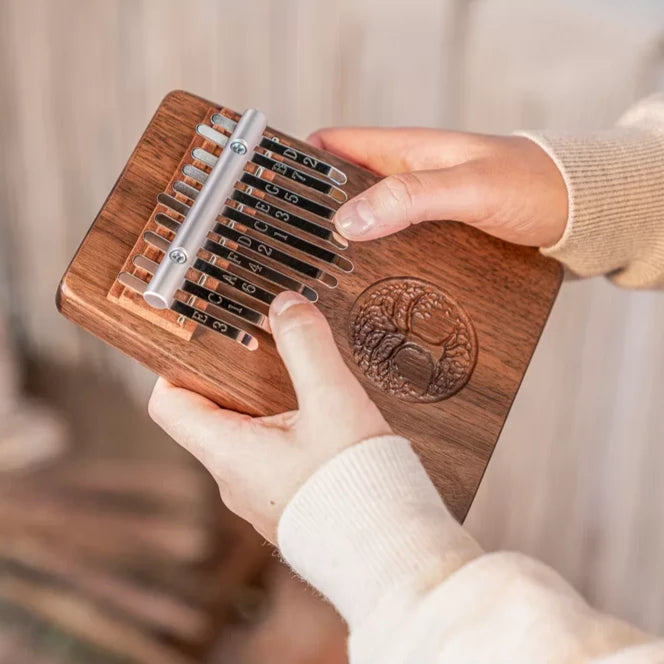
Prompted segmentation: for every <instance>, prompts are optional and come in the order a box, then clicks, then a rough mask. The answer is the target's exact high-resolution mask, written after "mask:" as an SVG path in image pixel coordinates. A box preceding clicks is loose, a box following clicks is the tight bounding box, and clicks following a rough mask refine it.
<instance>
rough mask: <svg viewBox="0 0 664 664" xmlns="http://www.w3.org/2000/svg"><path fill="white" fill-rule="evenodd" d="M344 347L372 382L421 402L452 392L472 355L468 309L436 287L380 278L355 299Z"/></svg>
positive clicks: (474, 352) (463, 378) (473, 341)
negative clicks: (347, 348) (347, 341)
mask: <svg viewBox="0 0 664 664" xmlns="http://www.w3.org/2000/svg"><path fill="white" fill-rule="evenodd" d="M350 346H351V350H352V352H353V357H354V358H355V361H356V362H357V364H358V366H359V367H360V369H361V370H362V372H363V373H364V375H365V376H366V377H367V378H368V379H369V380H370V381H371V382H372V383H373V384H374V385H376V386H377V387H379V388H380V389H381V390H383V391H384V392H387V393H388V394H392V395H394V396H397V397H399V398H401V399H405V400H407V401H416V402H421V403H427V402H431V401H440V400H441V399H447V398H448V397H450V396H452V395H453V394H455V393H456V392H458V391H459V390H460V389H461V388H462V387H463V386H464V385H465V384H466V383H467V382H468V379H469V378H470V375H471V373H472V372H473V369H474V367H475V361H476V359H477V337H476V336H475V329H474V328H473V324H472V322H471V320H470V318H469V317H468V314H467V313H466V312H465V311H464V310H463V309H462V308H461V306H460V305H459V304H457V303H456V302H455V301H454V300H453V299H452V298H451V297H450V296H449V295H447V294H446V293H445V292H443V291H442V290H441V289H440V288H438V287H437V286H434V285H433V284H430V283H427V282H426V281H422V280H421V279H415V278H410V277H398V278H390V279H383V280H382V281H379V282H377V283H375V284H373V285H371V286H369V288H367V289H366V290H365V291H364V292H363V293H362V294H361V295H360V296H359V297H358V298H357V300H356V302H355V304H354V305H353V308H352V310H351V320H350Z"/></svg>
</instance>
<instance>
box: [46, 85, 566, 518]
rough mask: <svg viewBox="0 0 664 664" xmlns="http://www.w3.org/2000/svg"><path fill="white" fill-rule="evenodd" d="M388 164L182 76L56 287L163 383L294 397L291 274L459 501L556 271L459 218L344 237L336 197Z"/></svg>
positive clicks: (482, 462)
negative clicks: (286, 302)
mask: <svg viewBox="0 0 664 664" xmlns="http://www.w3.org/2000/svg"><path fill="white" fill-rule="evenodd" d="M379 179H380V178H379V176H378V175H376V174H374V173H371V172H369V171H367V170H365V169H364V168H361V167H359V166H358V165H355V164H352V163H349V162H347V161H344V160H342V159H340V158H339V157H337V156H335V155H332V154H329V153H326V152H324V151H322V150H320V149H317V148H315V147H313V146H311V145H308V144H306V143H304V142H301V141H299V140H296V139H294V138H291V137H290V136H287V135H285V134H283V133H281V132H279V131H277V130H274V129H271V128H269V127H267V126H266V119H265V116H264V115H263V114H262V113H261V112H259V111H256V110H248V111H246V112H245V113H243V114H242V115H239V114H238V113H235V112H233V111H231V110H229V109H228V108H224V107H220V106H218V105H216V104H213V103H210V102H208V101H205V100H203V99H201V98H199V97H196V96H193V95H191V94H188V93H185V92H180V91H178V92H173V93H171V94H169V95H168V96H167V97H166V98H165V99H164V101H163V102H162V103H161V105H160V106H159V108H158V109H157V112H156V114H155V115H154V117H153V118H152V121H151V122H150V124H149V125H148V127H147V129H146V130H145V133H144V134H143V136H142V138H141V139H140V141H139V143H138V145H137V146H136V148H135V150H134V152H133V154H132V156H131V158H130V159H129V162H128V163H127V165H126V166H125V168H124V170H123V172H122V173H121V175H120V177H119V179H118V181H117V182H116V184H115V186H114V188H113V190H112V191H111V193H110V195H109V197H108V198H107V200H106V202H105V203H104V205H103V207H102V209H101V211H100V212H99V214H98V216H97V218H96V219H95V221H94V223H93V225H92V227H91V228H90V230H89V232H88V234H87V236H86V237H85V239H84V240H83V243H82V244H81V246H80V248H79V250H78V252H77V253H76V255H75V257H74V259H73V260H72V262H71V264H70V266H69V268H68V270H67V272H66V273H65V275H64V277H63V279H62V282H61V284H60V288H59V290H58V295H57V303H58V307H59V309H60V311H61V312H62V313H63V314H64V315H65V316H67V317H68V318H70V319H71V320H73V321H75V322H76V323H78V324H79V325H81V326H82V327H84V328H86V329H87V330H89V331H91V332H92V333H93V334H95V335H97V336H99V337H100V338H101V339H103V340H104V341H106V342H108V343H109V344H111V345H113V346H115V347H116V348H119V349H120V350H122V351H124V352H125V353H127V354H129V355H130V356H132V357H134V358H136V359H137V360H139V361H140V362H142V363H143V364H144V365H146V366H147V367H149V368H150V369H152V370H153V371H155V372H156V373H157V374H159V375H161V376H164V377H165V378H167V379H168V380H170V381H171V382H172V383H174V384H176V385H180V386H183V387H187V388H189V389H192V390H194V391H196V392H198V393H200V394H203V395H205V396H207V397H209V398H210V399H212V400H214V401H215V402H217V403H218V404H220V405H222V406H225V407H229V408H233V409H235V410H238V411H242V412H245V413H249V414H251V415H267V414H273V413H277V412H280V411H284V410H288V409H292V408H295V407H296V401H295V396H294V393H293V390H292V387H291V384H290V381H289V379H288V375H287V373H286V371H285V368H284V366H283V365H282V363H281V360H280V358H279V356H278V354H277V352H276V348H275V345H274V343H273V340H272V338H271V336H270V329H269V323H268V317H267V312H268V309H269V305H270V302H271V301H272V300H273V298H274V297H275V295H276V294H277V293H278V292H280V291H282V290H286V289H290V290H295V291H298V292H300V293H301V294H302V295H304V296H305V297H307V298H308V299H309V300H311V301H312V302H316V303H317V305H318V306H319V307H320V309H321V311H322V312H323V313H324V314H325V316H326V317H327V319H328V321H329V322H330V325H331V327H332V330H333V332H334V335H335V338H336V341H337V344H338V346H339V348H340V350H341V353H342V355H343V357H344V360H345V361H346V362H347V364H348V365H349V366H350V367H351V369H352V370H353V371H354V372H355V374H356V375H357V377H358V378H359V379H360V380H361V381H362V383H363V384H364V385H365V387H366V388H367V390H368V392H369V394H370V396H371V397H372V398H373V399H374V400H375V401H376V403H377V404H378V406H379V407H380V408H381V410H382V412H383V413H384V414H385V416H386V418H387V419H388V421H389V422H390V424H391V425H392V426H393V428H394V429H395V431H397V432H398V433H400V434H402V435H404V436H406V437H408V438H410V439H411V440H412V441H413V443H414V445H415V448H416V449H417V450H418V452H419V453H420V455H421V457H422V459H423V462H424V464H425V466H426V467H427V469H428V471H429V472H430V474H431V476H432V478H433V480H434V482H435V483H436V486H437V487H438V488H439V490H440V491H441V493H442V494H443V496H444V497H445V498H446V500H447V502H448V504H449V505H450V507H451V509H452V510H453V512H454V513H455V514H456V516H457V517H458V518H460V519H462V518H463V517H464V516H465V514H466V512H467V510H468V508H469V506H470V503H471V501H472V498H473V496H474V494H475V491H476V489H477V486H478V484H479V481H480V479H481V477H482V474H483V472H484V469H485V467H486V464H487V463H488V460H489V457H490V456H491V452H492V451H493V448H494V445H495V443H496V440H497V438H498V435H499V433H500V430H501V428H502V426H503V423H504V421H505V418H506V416H507V413H508V411H509V408H510V406H511V404H512V401H513V399H514V396H515V394H516V391H517V388H518V386H519V383H520V382H521V379H522V378H523V375H524V372H525V370H526V367H527V365H528V362H529V360H530V357H531V355H532V353H533V350H534V348H535V345H536V343H537V340H538V338H539V336H540V333H541V331H542V329H543V327H544V324H545V322H546V318H547V316H548V314H549V311H550V309H551V306H552V304H553V301H554V299H555V296H556V293H557V291H558V288H559V285H560V281H561V276H562V272H561V268H560V266H559V265H558V264H557V263H555V262H554V261H552V260H549V259H547V258H544V257H543V256H541V255H540V254H539V253H538V252H537V251H536V250H535V249H533V248H525V247H517V246H514V245H510V244H508V243H506V242H503V241H500V240H497V239H495V238H492V237H490V236H488V235H485V234H483V233H481V232H479V231H477V230H474V229H472V228H469V227H468V226H465V225H462V224H459V223H455V222H450V221H441V222H435V223H429V224H420V225H418V226H416V227H411V228H409V229H408V230H406V231H404V232H401V233H399V234H397V235H393V236H390V237H387V238H383V239H380V240H376V241H373V242H363V243H351V244H350V245H349V243H348V242H347V241H346V240H345V239H344V238H343V237H342V236H341V235H339V234H338V233H337V232H336V231H335V228H334V224H333V222H332V219H333V217H334V213H335V211H336V209H337V208H338V207H339V206H340V205H341V204H342V203H343V202H344V201H346V200H347V199H349V198H350V197H353V196H355V195H357V194H359V193H361V192H362V191H363V190H365V189H366V188H367V187H369V186H371V185H372V184H374V183H375V182H377V181H378V180H379ZM312 444H315V441H312Z"/></svg>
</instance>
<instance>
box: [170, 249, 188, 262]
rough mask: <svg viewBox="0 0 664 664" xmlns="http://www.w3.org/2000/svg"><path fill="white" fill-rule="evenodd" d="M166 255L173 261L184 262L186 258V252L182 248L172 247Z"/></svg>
mask: <svg viewBox="0 0 664 664" xmlns="http://www.w3.org/2000/svg"><path fill="white" fill-rule="evenodd" d="M168 257H169V258H170V259H171V260H172V261H173V262H174V263H184V262H185V261H186V260H187V254H185V253H184V251H182V249H173V250H172V251H170V252H169V253H168Z"/></svg>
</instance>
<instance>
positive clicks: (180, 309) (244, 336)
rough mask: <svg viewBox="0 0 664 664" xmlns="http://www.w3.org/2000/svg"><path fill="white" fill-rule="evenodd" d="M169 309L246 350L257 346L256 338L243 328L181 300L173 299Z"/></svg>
mask: <svg viewBox="0 0 664 664" xmlns="http://www.w3.org/2000/svg"><path fill="white" fill-rule="evenodd" d="M171 309H172V310H173V311H175V313H177V314H180V315H181V316H186V317H187V318H190V319H191V320H193V321H194V322H195V323H198V324H199V325H203V326H205V327H207V328H208V329H210V330H214V331H215V332H217V333H219V334H221V335H223V336H225V337H228V338H229V339H232V340H233V341H236V342H237V343H239V344H241V345H242V346H244V347H245V348H247V349H248V350H256V349H257V348H258V339H256V337H254V336H253V335H252V334H249V332H245V330H242V329H240V328H239V327H235V325H231V324H230V323H226V322H224V321H223V320H219V319H218V318H215V317H214V316H213V315H212V314H209V313H208V312H207V311H201V310H200V309H196V308H195V307H192V306H191V305H190V304H186V303H185V302H182V301H181V300H174V301H173V304H172V305H171Z"/></svg>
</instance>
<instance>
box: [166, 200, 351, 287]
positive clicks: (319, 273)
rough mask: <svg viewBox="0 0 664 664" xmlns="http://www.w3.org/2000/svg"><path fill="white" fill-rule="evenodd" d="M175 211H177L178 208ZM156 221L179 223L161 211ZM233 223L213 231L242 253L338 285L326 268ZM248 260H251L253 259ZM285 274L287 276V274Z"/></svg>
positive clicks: (328, 284)
mask: <svg viewBox="0 0 664 664" xmlns="http://www.w3.org/2000/svg"><path fill="white" fill-rule="evenodd" d="M174 200H175V201H176V202H178V203H179V201H177V200H176V199H174ZM175 211H176V212H177V210H175ZM155 221H156V222H157V223H158V224H159V225H160V226H164V227H165V228H168V229H169V230H170V227H171V226H172V225H173V222H175V223H178V222H176V221H175V220H174V219H172V218H171V217H169V216H168V215H165V214H163V213H161V212H160V213H159V214H157V215H156V216H155ZM232 224H233V222H231V223H230V224H220V223H217V224H216V225H215V226H214V228H213V229H212V232H213V233H215V234H216V235H218V236H220V237H221V238H223V240H225V241H230V242H231V243H232V244H233V245H234V248H235V247H237V249H239V250H241V251H242V254H244V252H245V251H248V252H251V253H254V254H256V255H257V256H259V257H260V258H261V259H263V258H269V259H271V260H273V261H275V262H276V263H280V264H281V265H285V266H286V267H289V268H291V269H292V270H294V271H295V272H299V273H300V274H302V275H304V276H305V277H309V278H311V279H315V280H316V281H320V282H321V283H323V284H325V285H326V286H328V287H329V288H335V287H336V286H337V283H338V282H337V278H336V277H335V276H333V275H331V274H330V273H329V272H325V271H324V270H321V269H320V268H318V267H316V266H315V265H312V264H311V263H307V262H305V261H302V260H300V259H299V258H294V257H293V256H291V255H290V254H287V253H286V252H283V251H280V250H279V249H275V248H274V247H273V246H272V245H269V244H266V243H265V242H262V241H259V240H257V239H256V238H253V237H250V236H249V235H247V234H246V233H243V232H242V231H239V230H237V229H236V228H233V225H232ZM222 244H223V243H222ZM248 260H249V261H251V260H252V259H248ZM254 272H256V271H255V270H254ZM278 274H281V273H278ZM283 276H284V277H285V275H283ZM282 281H283V279H282ZM293 281H294V280H293ZM294 283H296V284H299V285H301V284H300V282H297V281H294ZM289 287H290V286H287V288H289Z"/></svg>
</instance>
